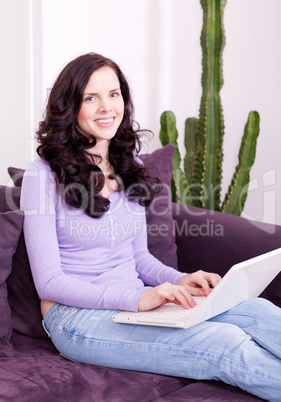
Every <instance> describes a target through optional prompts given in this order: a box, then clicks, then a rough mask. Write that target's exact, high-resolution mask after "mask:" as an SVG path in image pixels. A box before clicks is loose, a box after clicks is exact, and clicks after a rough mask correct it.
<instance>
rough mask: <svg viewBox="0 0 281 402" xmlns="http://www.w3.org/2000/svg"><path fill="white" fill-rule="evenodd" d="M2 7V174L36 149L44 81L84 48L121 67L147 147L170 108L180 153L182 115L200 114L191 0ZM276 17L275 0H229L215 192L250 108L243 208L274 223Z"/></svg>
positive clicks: (279, 212)
mask: <svg viewBox="0 0 281 402" xmlns="http://www.w3.org/2000/svg"><path fill="white" fill-rule="evenodd" d="M0 8H1V13H0V18H1V21H0V22H1V25H0V27H1V28H0V29H1V31H0V33H1V41H2V42H1V54H2V55H5V57H4V58H3V59H4V63H1V65H0V71H1V75H0V76H1V93H2V94H4V96H2V99H1V109H0V110H1V117H2V119H1V120H2V131H1V138H2V144H3V141H4V142H5V146H3V145H2V147H1V151H0V152H1V159H0V168H1V169H0V179H1V183H5V181H7V175H6V172H5V170H6V168H7V166H9V165H14V166H21V167H26V165H27V163H28V162H29V161H30V160H32V159H33V158H34V150H32V146H34V145H33V141H31V140H30V138H31V137H32V136H33V134H34V127H35V123H37V122H38V120H39V119H40V114H41V112H42V107H43V104H44V102H45V97H46V94H47V88H49V87H50V86H51V85H52V83H53V80H54V79H55V77H56V75H57V74H58V72H59V71H60V70H61V68H62V66H63V65H64V64H65V63H66V62H68V61H69V60H71V59H72V58H74V57H76V56H78V55H80V54H83V53H87V52H90V51H95V52H100V53H102V54H104V55H105V56H108V57H110V58H112V59H114V60H115V61H116V62H117V63H118V64H119V65H120V66H121V68H122V69H123V71H124V72H125V74H126V76H127V77H128V79H129V81H130V83H131V87H132V91H133V96H134V102H135V108H136V120H137V121H139V123H140V124H141V126H142V127H143V128H149V129H151V130H152V131H153V132H154V139H153V140H152V141H151V142H150V143H147V144H146V147H145V150H147V149H149V150H153V149H155V148H158V147H160V142H159V139H158V132H159V118H160V114H161V112H162V111H163V110H166V109H170V110H173V111H174V112H175V114H176V116H177V121H178V130H179V135H180V138H179V143H180V147H181V151H182V156H184V147H183V127H184V120H185V119H186V118H187V117H192V116H195V117H198V110H199V103H200V96H201V82H200V80H201V47H200V42H199V37H200V32H201V27H202V11H201V6H200V1H199V0H118V1H116V0H103V1H99V0H13V1H10V0H1V3H0ZM280 17H281V2H280V0H269V1H265V0H228V3H227V5H226V8H225V31H226V47H225V50H224V53H223V70H224V86H223V89H222V92H221V95H222V101H223V108H224V118H225V140H224V163H223V172H224V174H223V193H225V192H226V191H227V187H228V185H229V183H230V180H231V176H232V174H233V171H234V168H235V165H236V163H237V155H238V150H239V146H240V141H241V138H242V135H243V130H244V125H245V123H246V120H247V116H248V113H249V111H250V110H257V111H258V112H259V113H260V116H261V132H260V136H259V140H258V148H257V156H256V161H255V164H254V166H253V169H252V174H251V179H252V189H251V191H250V192H249V196H248V200H247V203H246V207H245V214H246V215H247V216H249V217H251V218H254V219H258V220H264V221H268V222H273V221H276V222H278V223H280V224H281V208H280V204H281V203H280V200H281V180H280V171H281V158H280V157H279V150H281V146H280V145H281V144H280V143H281V138H280V135H279V132H280V129H279V127H280V126H281V113H280V111H281V99H280V96H279V94H280V90H281V78H280V74H279V71H281V56H280V52H279V48H280V40H281V25H280V23H279V21H280ZM2 88H3V89H2ZM30 88H31V91H30ZM32 88H33V89H32ZM18 94H19V95H18ZM15 98H16V100H15ZM19 98H20V101H19V100H18V99H19Z"/></svg>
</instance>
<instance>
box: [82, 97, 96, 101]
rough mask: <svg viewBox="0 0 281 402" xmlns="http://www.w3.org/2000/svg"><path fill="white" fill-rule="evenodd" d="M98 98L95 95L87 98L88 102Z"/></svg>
mask: <svg viewBox="0 0 281 402" xmlns="http://www.w3.org/2000/svg"><path fill="white" fill-rule="evenodd" d="M95 100H96V98H95V96H89V97H88V98H86V99H85V101H86V102H94V101H95Z"/></svg>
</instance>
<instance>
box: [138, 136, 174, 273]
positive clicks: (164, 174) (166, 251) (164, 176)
mask: <svg viewBox="0 0 281 402" xmlns="http://www.w3.org/2000/svg"><path fill="white" fill-rule="evenodd" d="M174 151H175V148H174V146H173V145H171V144H168V145H166V146H165V147H163V148H160V149H157V150H156V151H154V152H152V153H151V154H144V155H140V158H141V159H142V161H143V162H144V164H145V166H146V168H147V169H148V171H149V174H150V175H151V176H155V177H158V178H159V179H160V181H161V182H162V184H163V188H162V190H161V192H160V193H158V194H157V195H156V196H155V198H154V200H153V202H152V204H151V205H150V207H149V208H147V211H146V217H147V233H148V248H149V251H150V252H151V253H152V254H153V255H154V256H155V257H156V258H158V259H159V260H160V261H162V262H163V263H164V264H166V265H169V266H170V267H173V268H178V260H177V246H176V235H175V230H174V219H173V217H172V214H171V206H172V202H171V180H172V171H173V170H172V169H173V156H174Z"/></svg>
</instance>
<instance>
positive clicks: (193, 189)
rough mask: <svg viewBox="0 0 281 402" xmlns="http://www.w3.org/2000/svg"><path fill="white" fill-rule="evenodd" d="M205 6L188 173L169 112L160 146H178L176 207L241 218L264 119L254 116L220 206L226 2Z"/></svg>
mask: <svg viewBox="0 0 281 402" xmlns="http://www.w3.org/2000/svg"><path fill="white" fill-rule="evenodd" d="M200 3H201V6H202V9H203V27H202V32H201V47H202V79H201V83H202V97H201V103H200V111H199V119H197V118H189V119H187V120H186V122H185V147H186V155H185V158H184V172H185V173H183V171H182V170H181V168H180V162H181V159H180V154H179V149H178V145H177V136H178V135H177V128H176V119H175V115H174V114H173V113H172V112H170V111H166V112H164V113H162V115H161V131H160V140H161V143H162V145H166V144H167V143H172V144H174V145H175V156H174V161H173V169H174V170H173V180H172V189H173V190H174V192H173V201H176V202H181V203H184V204H188V205H195V206H199V207H202V208H206V209H211V210H216V211H220V210H221V211H224V212H228V213H232V214H236V215H240V214H241V212H242V210H243V207H244V204H245V201H246V197H247V190H248V185H249V177H250V176H249V172H250V169H251V167H252V165H253V163H254V160H255V149H256V141H257V137H258V134H259V115H258V113H257V112H250V114H249V117H248V121H247V124H246V126H245V132H244V136H243V138H242V142H241V147H240V151H239V161H238V165H237V166H236V169H235V173H234V176H233V179H232V181H231V184H230V186H229V189H228V192H227V194H226V197H225V200H224V201H223V202H222V204H221V200H220V193H221V180H222V160H223V152H222V145H223V136H224V123H223V110H222V105H221V98H220V90H221V87H222V85H223V75H222V51H223V48H224V44H225V36H224V28H223V11H224V7H225V5H226V0H200ZM171 133H174V134H171ZM182 194H184V196H182Z"/></svg>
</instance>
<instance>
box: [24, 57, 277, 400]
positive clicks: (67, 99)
mask: <svg viewBox="0 0 281 402" xmlns="http://www.w3.org/2000/svg"><path fill="white" fill-rule="evenodd" d="M140 132H141V130H140V128H139V126H138V125H136V124H135V123H134V120H133V105H132V102H131V96H130V91H129V87H128V84H127V81H126V79H125V77H124V75H123V74H122V72H121V71H120V69H119V67H118V66H117V65H116V64H115V63H113V62H112V61H111V60H109V59H106V58H104V57H103V56H101V55H98V54H87V55H84V56H81V57H79V58H77V59H75V60H73V61H72V62H70V63H69V64H68V65H67V66H66V67H65V68H64V70H63V71H62V73H61V74H60V75H59V77H58V79H57V80H56V82H55V84H54V87H53V88H52V90H51V93H50V97H49V100H48V104H47V108H46V116H45V119H44V121H42V122H41V123H40V127H39V130H38V132H37V135H38V140H39V143H40V145H39V147H38V149H37V151H38V154H39V156H40V157H39V158H37V159H36V160H35V161H34V162H32V163H31V164H30V165H29V167H28V168H27V169H26V171H25V174H24V178H23V182H22V191H21V209H23V210H24V211H25V219H24V236H25V243H26V248H27V252H28V256H29V261H30V266H31V270H32V275H33V279H34V283H35V286H36V288H37V292H38V295H39V297H40V299H41V311H42V316H43V323H44V328H45V330H46V332H47V333H48V334H49V336H50V337H51V339H52V342H53V343H54V345H55V346H56V348H57V349H58V350H59V352H60V353H61V354H62V355H64V356H66V357H67V358H69V359H70V360H74V361H78V362H81V363H82V362H83V363H90V364H94V365H101V366H107V367H114V368H119V369H129V370H140V371H147V372H153V373H162V374H166V375H173V376H176V377H186V378H194V379H205V380H207V379H216V380H218V379H220V380H222V381H224V382H226V383H229V384H232V385H238V386H240V387H241V388H243V389H245V390H247V391H249V392H252V393H254V394H256V395H258V396H260V397H262V398H265V399H267V400H272V401H273V400H279V396H280V388H281V378H280V371H281V336H280V335H281V327H280V322H281V309H279V308H278V307H276V306H274V305H273V304H272V303H270V302H269V301H267V300H264V299H252V300H248V301H246V302H244V303H241V304H240V305H238V306H236V307H234V308H233V309H230V310H229V311H228V312H226V313H223V314H220V315H219V316H216V317H213V318H212V319H210V320H208V321H205V322H202V323H200V324H198V325H194V326H193V327H191V328H189V329H188V330H180V329H176V328H168V327H166V328H163V327H148V326H140V325H139V326H136V325H131V326H130V325H123V324H115V323H113V321H112V316H113V315H114V314H116V312H117V311H118V310H129V311H135V312H137V311H148V310H152V309H153V308H155V307H158V306H162V305H163V304H166V303H169V302H172V303H175V304H181V305H182V307H183V308H185V309H189V308H193V307H195V305H196V301H195V298H194V296H204V295H205V296H208V295H209V294H210V285H212V287H216V285H217V284H218V283H219V281H220V276H219V275H217V274H215V273H210V272H204V271H202V270H199V271H196V272H193V273H190V274H186V273H184V272H179V271H177V270H176V269H174V268H172V267H170V266H167V265H165V264H163V263H162V262H161V261H159V260H158V259H156V258H155V257H154V256H153V255H152V254H150V252H149V251H148V248H147V230H146V211H145V208H144V207H145V206H146V205H149V204H150V202H151V201H152V199H153V195H154V193H155V190H154V188H153V184H154V183H156V184H157V185H158V184H159V181H157V179H155V180H154V182H153V181H152V178H151V177H150V176H149V175H148V172H147V170H146V168H145V167H144V165H143V164H142V162H141V161H140V159H139V158H138V157H137V154H138V152H139V145H140V141H139V136H140ZM106 173H111V175H110V176H107V175H106ZM110 177H111V178H110ZM113 178H115V179H116V180H113ZM42 206H43V208H42ZM44 207H46V208H44ZM37 211H38V212H37ZM155 214H156V215H157V211H155ZM193 229H194V228H193ZM193 232H194V231H193ZM222 234H223V233H222ZM193 235H194V233H193ZM195 235H196V234H195ZM159 237H160V236H159ZM160 241H161V238H160ZM190 252H192V250H190Z"/></svg>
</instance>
